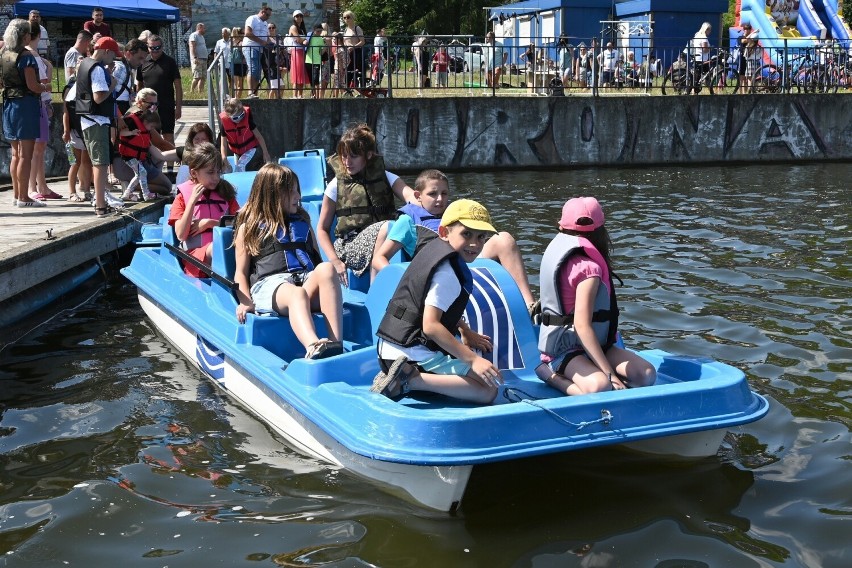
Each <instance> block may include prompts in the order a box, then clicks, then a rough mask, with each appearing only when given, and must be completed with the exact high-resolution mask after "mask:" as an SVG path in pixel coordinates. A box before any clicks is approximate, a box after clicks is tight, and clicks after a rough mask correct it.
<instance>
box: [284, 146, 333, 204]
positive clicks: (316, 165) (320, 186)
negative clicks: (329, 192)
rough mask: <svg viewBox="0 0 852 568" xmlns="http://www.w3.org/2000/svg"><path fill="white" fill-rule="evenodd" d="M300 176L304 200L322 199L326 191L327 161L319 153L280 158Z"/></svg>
mask: <svg viewBox="0 0 852 568" xmlns="http://www.w3.org/2000/svg"><path fill="white" fill-rule="evenodd" d="M278 163H279V164H281V165H282V166H287V167H288V168H290V169H291V170H293V173H295V174H296V176H297V177H298V178H299V187H300V188H301V190H302V201H303V202H305V201H322V195H323V192H324V191H325V163H324V162H323V161H322V159H321V158H320V156H319V155H318V154H311V155H309V156H285V157H284V158H281V159H280V160H278Z"/></svg>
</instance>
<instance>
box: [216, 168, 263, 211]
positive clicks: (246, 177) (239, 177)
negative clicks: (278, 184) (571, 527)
mask: <svg viewBox="0 0 852 568" xmlns="http://www.w3.org/2000/svg"><path fill="white" fill-rule="evenodd" d="M256 175H257V172H231V173H229V174H225V175H223V176H222V179H224V180H227V181H228V182H229V183H230V184H231V185H233V186H234V189H236V190H237V203H239V204H240V207H242V206H243V205H245V204H246V201H247V200H248V196H249V193H251V186H252V184H253V183H254V178H255V176H256Z"/></svg>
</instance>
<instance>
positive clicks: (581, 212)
mask: <svg viewBox="0 0 852 568" xmlns="http://www.w3.org/2000/svg"><path fill="white" fill-rule="evenodd" d="M603 224H604V214H603V209H601V204H600V203H598V200H597V199H595V198H594V197H574V198H572V199H569V200H568V201H566V202H565V205H563V206H562V218H561V219H560V220H559V228H560V229H566V230H568V231H580V232H583V233H591V232H592V231H594V230H595V229H597V228H598V227H603Z"/></svg>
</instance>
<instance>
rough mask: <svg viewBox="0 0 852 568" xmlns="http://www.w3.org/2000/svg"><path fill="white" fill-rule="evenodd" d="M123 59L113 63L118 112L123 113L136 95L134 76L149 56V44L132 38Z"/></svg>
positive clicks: (125, 47)
mask: <svg viewBox="0 0 852 568" xmlns="http://www.w3.org/2000/svg"><path fill="white" fill-rule="evenodd" d="M122 55H123V57H122V58H121V59H116V60H115V63H114V64H113V73H112V75H113V77H115V81H116V87H115V104H116V106H117V107H118V112H119V114H120V115H123V114H124V113H126V112H127V111H128V109H129V108H130V101H132V100H133V98H134V97H135V93H136V89H134V87H133V85H134V83H135V82H134V79H133V78H134V77H135V75H136V70H137V69H138V68H139V66H141V65H142V62H143V61H145V58H146V57H147V56H148V45H147V44H146V43H145V42H144V41H142V40H139V39H131V40H130V41H128V42H127V45H125V46H124V53H123V54H122Z"/></svg>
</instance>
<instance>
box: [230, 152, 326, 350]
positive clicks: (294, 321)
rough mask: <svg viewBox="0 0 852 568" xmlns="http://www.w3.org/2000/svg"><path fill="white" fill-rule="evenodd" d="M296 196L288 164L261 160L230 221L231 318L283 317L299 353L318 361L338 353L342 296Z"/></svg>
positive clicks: (295, 179) (295, 181)
mask: <svg viewBox="0 0 852 568" xmlns="http://www.w3.org/2000/svg"><path fill="white" fill-rule="evenodd" d="M301 198H302V195H301V191H300V190H299V178H298V177H297V176H296V174H294V173H293V171H292V170H290V168H287V167H284V166H280V165H278V164H266V165H264V166H263V167H262V168H260V171H259V172H258V173H257V176H256V177H255V178H254V183H253V184H252V186H251V193H249V197H248V201H247V202H246V204H245V206H244V207H243V209H242V210H241V211H240V214H239V216H238V217H237V222H236V225H235V231H236V238H235V240H234V248H235V249H236V258H237V268H236V276H235V277H234V280H236V282H237V284H238V285H239V292H238V293H237V296H238V299H239V302H240V304H239V305H238V306H237V320H239V322H240V323H243V322H245V320H246V314H247V313H248V312H257V313H277V314H280V315H282V316H285V317H289V318H290V324H291V325H292V327H293V332H294V333H295V334H296V338H297V339H298V340H299V342H301V344H302V345H304V346H305V349H306V354H305V357H306V358H308V359H323V358H325V357H331V356H332V355H339V354H341V353H342V352H343V344H342V343H341V341H340V339H341V337H342V336H343V319H342V317H343V316H342V314H343V296H342V291H341V287H340V282H339V279H338V277H337V274H336V273H335V271H334V267H333V266H332V265H331V263H328V262H322V259H321V258H320V254H319V250H318V248H317V244H316V239H315V237H314V234H313V231H312V230H311V220H310V218H309V217H308V213H307V212H306V211H305V210H304V209H303V208H302V206H301ZM312 311H321V312H322V313H323V315H324V316H325V321H326V327H327V328H328V337H327V338H322V339H320V338H319V337H318V336H317V332H316V329H315V328H314V323H313V319H312V318H311V312H312Z"/></svg>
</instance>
